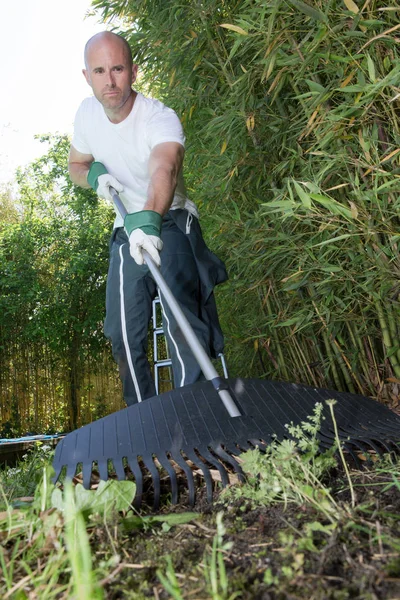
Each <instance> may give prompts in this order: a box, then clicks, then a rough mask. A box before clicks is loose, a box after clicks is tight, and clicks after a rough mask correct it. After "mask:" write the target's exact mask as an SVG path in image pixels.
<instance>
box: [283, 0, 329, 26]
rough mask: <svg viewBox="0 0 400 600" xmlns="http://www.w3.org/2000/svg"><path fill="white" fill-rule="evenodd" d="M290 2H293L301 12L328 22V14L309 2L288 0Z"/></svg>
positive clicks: (317, 19)
mask: <svg viewBox="0 0 400 600" xmlns="http://www.w3.org/2000/svg"><path fill="white" fill-rule="evenodd" d="M287 1H288V2H289V4H292V5H293V6H294V7H295V8H297V9H298V10H299V11H300V12H302V13H304V14H305V15H307V16H308V17H310V18H311V19H315V20H316V21H321V22H322V23H326V20H327V19H326V16H325V15H324V13H323V12H321V11H320V10H317V9H316V8H313V7H312V6H310V5H309V4H306V3H305V2H301V0H287Z"/></svg>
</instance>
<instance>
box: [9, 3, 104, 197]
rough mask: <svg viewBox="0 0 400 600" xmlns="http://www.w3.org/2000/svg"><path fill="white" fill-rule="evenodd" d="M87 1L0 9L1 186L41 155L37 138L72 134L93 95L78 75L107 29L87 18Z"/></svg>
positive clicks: (23, 4)
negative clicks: (91, 45) (88, 47)
mask: <svg viewBox="0 0 400 600" xmlns="http://www.w3.org/2000/svg"><path fill="white" fill-rule="evenodd" d="M90 4H91V0H19V1H18V2H16V1H15V0H14V1H11V0H10V1H8V2H6V3H4V5H3V6H2V9H1V20H2V28H1V29H2V30H1V35H0V57H1V63H0V64H1V71H0V72H1V78H2V83H1V85H0V90H1V91H0V185H1V184H3V185H4V184H6V183H7V182H8V181H12V180H13V176H14V173H15V169H16V168H17V167H18V166H23V165H25V164H27V163H29V162H31V161H32V160H33V159H34V158H36V157H38V156H40V154H43V152H44V151H45V149H46V145H45V144H41V143H40V142H39V141H37V140H34V135H35V134H41V133H56V132H60V133H72V130H73V121H74V116H75V113H76V111H77V109H78V106H79V104H80V102H81V101H82V100H83V99H84V98H85V97H86V96H90V95H91V90H90V87H89V86H88V85H87V83H86V81H85V80H84V77H83V74H82V68H83V66H84V64H83V49H84V46H85V43H86V41H87V40H88V39H89V38H90V37H91V36H92V35H94V34H95V33H98V32H99V31H104V29H106V27H105V26H104V25H101V24H100V23H99V20H100V19H99V17H88V18H85V15H86V14H87V12H88V11H89V10H90Z"/></svg>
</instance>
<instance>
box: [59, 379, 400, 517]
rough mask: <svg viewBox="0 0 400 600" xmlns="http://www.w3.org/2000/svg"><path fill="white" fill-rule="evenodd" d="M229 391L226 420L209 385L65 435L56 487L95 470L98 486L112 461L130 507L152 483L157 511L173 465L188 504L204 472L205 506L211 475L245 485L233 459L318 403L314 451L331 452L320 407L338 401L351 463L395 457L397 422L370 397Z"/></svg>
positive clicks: (233, 382)
mask: <svg viewBox="0 0 400 600" xmlns="http://www.w3.org/2000/svg"><path fill="white" fill-rule="evenodd" d="M228 384H229V390H230V392H231V394H232V397H233V398H234V400H235V402H236V403H237V405H238V407H239V409H240V411H241V412H242V416H240V417H234V418H232V417H230V416H229V415H228V413H227V411H226V410H225V408H224V406H223V404H222V403H221V400H220V398H219V395H218V393H217V392H216V391H215V389H214V387H213V385H212V384H211V383H210V382H204V383H197V384H194V385H191V386H186V387H184V388H180V389H177V390H174V391H172V392H167V393H165V394H161V395H160V396H155V397H153V398H150V399H148V400H145V401H144V402H142V403H141V404H136V405H134V406H130V407H128V408H126V409H123V410H121V411H119V412H117V413H114V414H111V415H109V416H107V417H105V418H103V419H100V420H98V421H96V422H94V423H91V424H90V425H86V426H85V427H82V428H81V429H78V430H76V431H73V432H72V433H70V434H68V435H67V436H66V437H65V438H64V439H63V440H62V441H61V442H60V443H59V444H58V446H57V449H56V454H55V458H54V462H53V466H54V469H55V472H56V474H55V480H57V479H58V477H59V476H60V474H61V472H62V470H63V469H65V468H66V470H67V472H66V475H67V477H68V478H72V477H74V475H75V473H76V471H77V469H78V468H79V467H81V468H82V474H83V484H84V486H85V487H87V488H88V487H90V482H91V476H92V471H93V469H96V470H98V473H99V476H100V478H101V479H108V476H109V467H110V466H111V465H110V461H111V463H112V468H113V469H114V471H115V473H116V476H117V478H118V479H125V478H126V476H127V470H128V471H130V472H131V474H132V475H133V477H134V479H135V481H136V488H137V489H136V495H135V501H134V504H135V506H136V507H139V506H140V505H141V504H142V497H143V481H144V477H145V476H146V475H149V476H151V478H152V484H153V491H154V509H155V510H157V509H158V507H159V503H160V493H161V479H160V471H161V470H164V471H165V472H166V473H167V474H168V477H169V481H170V485H171V492H172V503H174V504H176V503H177V502H178V479H177V473H176V468H175V465H177V466H178V467H179V468H180V469H181V470H182V471H183V473H184V474H185V476H186V479H187V486H188V489H189V503H190V504H192V505H193V504H194V502H195V482H194V476H193V471H192V468H191V463H192V464H193V465H194V466H195V467H196V468H197V469H199V470H200V471H201V472H202V473H203V476H204V481H205V483H206V486H207V498H208V500H209V501H210V502H211V501H212V495H213V479H212V477H211V470H212V469H216V470H217V471H218V472H219V474H220V477H221V482H222V485H223V486H226V485H227V484H228V483H229V473H231V472H234V473H236V475H237V476H238V478H239V480H243V479H244V474H243V472H242V469H241V467H240V465H239V464H238V462H237V461H236V459H235V457H236V456H238V455H240V454H241V453H242V452H243V451H245V450H248V449H250V448H254V447H255V446H259V447H260V448H261V449H262V448H265V447H266V445H268V444H269V443H270V442H271V441H272V439H273V438H275V437H276V438H277V439H278V440H279V439H283V438H285V437H287V436H288V432H287V428H286V427H285V426H286V425H287V424H289V423H291V422H293V423H294V424H295V425H297V424H300V423H301V422H304V421H306V420H307V418H308V417H309V416H310V415H311V414H312V413H313V411H314V408H315V405H316V403H318V402H320V403H322V404H323V406H324V408H323V415H324V417H325V419H324V420H323V424H322V427H321V431H320V434H319V437H320V444H321V447H322V448H328V447H330V446H331V445H332V444H333V442H334V439H335V436H334V429H333V423H332V419H331V415H330V411H329V407H328V406H327V405H326V400H329V399H335V400H336V401H337V402H336V404H335V406H334V413H335V420H336V423H337V426H338V430H339V436H340V438H341V440H342V441H343V442H344V446H345V449H346V450H347V451H348V452H349V453H350V454H351V455H352V456H353V457H354V459H355V460H356V461H357V454H358V453H359V452H360V451H361V452H364V453H365V452H370V451H371V450H372V451H374V452H377V453H379V454H382V453H384V452H400V417H399V416H397V415H396V414H394V413H393V412H392V411H390V410H389V409H388V408H387V407H385V406H383V405H382V404H379V403H378V402H375V401H374V400H371V399H369V398H365V397H363V396H357V395H354V394H346V393H340V392H334V391H330V390H322V389H315V388H312V387H308V386H304V385H296V384H290V383H280V382H272V381H260V380H253V379H229V380H228ZM160 465H161V468H162V469H160ZM126 466H128V467H129V469H126Z"/></svg>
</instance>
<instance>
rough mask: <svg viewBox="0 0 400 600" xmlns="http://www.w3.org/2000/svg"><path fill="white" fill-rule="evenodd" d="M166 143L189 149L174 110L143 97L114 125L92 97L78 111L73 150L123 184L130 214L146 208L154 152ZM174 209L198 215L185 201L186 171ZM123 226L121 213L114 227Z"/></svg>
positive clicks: (176, 196) (180, 177) (176, 194)
mask: <svg viewBox="0 0 400 600" xmlns="http://www.w3.org/2000/svg"><path fill="white" fill-rule="evenodd" d="M163 142H177V143H178V144H181V145H182V146H184V145H185V136H184V134H183V129H182V125H181V122H180V121H179V118H178V116H177V114H176V113H175V112H174V111H173V110H172V109H171V108H168V107H167V106H165V105H164V104H163V103H162V102H160V101H159V100H154V99H152V98H145V97H144V96H143V95H142V94H140V93H138V94H137V96H136V99H135V103H134V105H133V108H132V110H131V112H130V113H129V115H128V116H127V117H126V119H124V121H121V123H116V124H115V123H111V121H110V120H109V119H108V117H107V115H106V113H105V112H104V108H103V106H102V105H101V104H100V102H99V101H98V100H97V99H96V98H95V97H94V96H92V97H90V98H86V99H85V100H84V101H83V102H82V104H81V105H80V107H79V109H78V112H77V113H76V117H75V124H74V136H73V139H72V145H73V147H74V148H75V149H76V150H78V152H81V153H82V154H91V155H92V156H93V157H94V159H95V161H98V162H101V163H103V165H104V166H105V167H106V169H107V171H108V172H109V173H110V174H111V175H113V177H115V178H116V179H118V181H119V182H120V183H121V184H122V185H123V186H124V191H123V192H121V194H120V196H121V199H122V201H123V203H124V204H125V207H126V209H127V211H128V212H129V213H132V212H137V211H139V210H143V207H144V205H145V202H146V200H147V190H148V187H149V183H150V176H149V172H148V162H149V157H150V152H151V150H152V149H153V148H154V146H156V145H157V144H161V143H163ZM174 208H186V209H187V210H188V211H189V212H190V213H192V214H194V215H195V216H198V214H197V209H196V206H195V204H194V203H193V202H192V201H191V200H189V198H188V197H187V193H186V188H185V183H184V180H183V174H182V171H181V172H180V173H179V176H178V183H177V186H176V190H175V195H174V199H173V202H172V206H171V209H174ZM122 225H123V220H122V218H121V217H120V216H119V214H117V217H116V219H115V223H114V227H122Z"/></svg>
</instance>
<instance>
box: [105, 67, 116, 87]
mask: <svg viewBox="0 0 400 600" xmlns="http://www.w3.org/2000/svg"><path fill="white" fill-rule="evenodd" d="M107 85H108V86H109V87H115V77H114V73H113V71H108V72H107Z"/></svg>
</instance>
